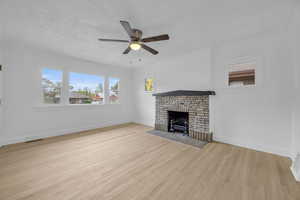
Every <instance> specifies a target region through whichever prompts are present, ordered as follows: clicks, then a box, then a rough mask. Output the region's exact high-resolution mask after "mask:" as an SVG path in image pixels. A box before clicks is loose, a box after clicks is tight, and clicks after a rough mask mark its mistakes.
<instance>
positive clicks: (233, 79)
mask: <svg viewBox="0 0 300 200" xmlns="http://www.w3.org/2000/svg"><path fill="white" fill-rule="evenodd" d="M230 67H231V70H230V71H229V73H228V85H229V86H230V87H238V86H246V85H255V68H256V63H240V64H234V65H231V66H230Z"/></svg>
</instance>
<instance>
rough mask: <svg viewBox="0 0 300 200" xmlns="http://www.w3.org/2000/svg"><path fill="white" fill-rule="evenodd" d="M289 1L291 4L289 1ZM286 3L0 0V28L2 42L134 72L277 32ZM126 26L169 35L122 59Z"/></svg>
mask: <svg viewBox="0 0 300 200" xmlns="http://www.w3.org/2000/svg"><path fill="white" fill-rule="evenodd" d="M291 1H292V0H291ZM291 1H287V0H226V1H220V0H193V1H182V0H164V1H143V0H139V1H137V0H101V1H99V0H26V1H25V0H24V1H20V0H0V3H1V5H0V9H1V10H0V12H1V20H2V22H1V24H2V25H3V27H2V29H3V30H4V31H3V34H4V36H5V37H6V38H7V39H19V40H24V41H27V42H30V43H34V45H38V46H41V47H44V48H48V49H51V50H54V51H57V52H60V53H64V54H68V55H71V56H75V57H79V58H82V59H87V60H91V61H96V62H100V63H107V64H111V65H118V66H125V67H132V66H133V67H134V66H139V65H141V64H142V63H151V62H154V61H157V60H162V59H168V58H171V57H172V56H178V55H180V54H186V53H187V52H189V51H193V50H196V49H200V48H205V47H209V46H211V45H213V44H216V43H218V42H222V41H228V40H232V39H234V38H240V37H245V36H247V35H250V34H256V33H258V32H262V31H268V30H273V29H277V28H279V27H281V28H282V26H284V25H285V24H286V23H282V21H283V20H285V19H286V20H288V18H289V16H288V14H289V9H291V4H290V3H291ZM121 19H122V20H128V21H130V23H131V25H132V26H133V27H134V28H139V29H141V30H143V32H144V36H145V37H146V36H153V35H158V34H162V33H168V34H169V35H170V37H171V39H170V40H169V41H164V42H157V43H151V44H150V43H149V46H151V47H153V48H155V49H157V50H158V51H159V52H160V54H159V55H157V56H153V55H151V54H149V53H147V52H145V51H143V50H142V51H138V52H131V53H130V54H129V55H122V52H123V50H124V49H125V48H126V47H127V45H126V44H124V43H100V42H98V41H97V38H99V37H102V38H119V39H127V37H128V36H127V34H126V33H125V32H124V30H123V29H122V27H121V25H120V24H119V20H121Z"/></svg>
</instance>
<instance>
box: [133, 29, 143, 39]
mask: <svg viewBox="0 0 300 200" xmlns="http://www.w3.org/2000/svg"><path fill="white" fill-rule="evenodd" d="M132 35H133V36H132V37H131V40H132V41H139V40H140V39H141V38H142V35H143V32H142V31H141V30H139V29H132Z"/></svg>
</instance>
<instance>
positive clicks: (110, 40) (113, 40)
mask: <svg viewBox="0 0 300 200" xmlns="http://www.w3.org/2000/svg"><path fill="white" fill-rule="evenodd" d="M98 40H100V41H102V42H127V43H128V42H129V41H128V40H115V39H102V38H100V39H98Z"/></svg>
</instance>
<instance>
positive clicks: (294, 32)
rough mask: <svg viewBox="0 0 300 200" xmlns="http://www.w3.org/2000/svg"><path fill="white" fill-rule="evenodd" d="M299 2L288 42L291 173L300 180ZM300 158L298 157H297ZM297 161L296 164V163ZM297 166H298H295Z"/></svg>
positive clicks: (295, 9) (295, 8)
mask: <svg viewBox="0 0 300 200" xmlns="http://www.w3.org/2000/svg"><path fill="white" fill-rule="evenodd" d="M299 18H300V3H299V2H298V3H297V4H296V6H295V7H294V17H293V22H292V26H291V37H290V38H291V39H290V44H291V47H292V50H293V67H294V71H293V72H294V87H293V95H294V96H293V99H294V102H293V111H292V117H293V121H292V128H293V130H292V133H293V134H292V140H291V144H292V146H291V152H292V158H293V161H294V165H293V167H292V170H293V173H294V174H295V176H296V178H297V179H298V180H299V181H300V160H297V161H296V160H295V158H296V155H297V154H300V54H299V52H300V38H299V35H300V22H299ZM298 158H299V159H300V157H298ZM296 162H298V164H296ZM297 166H298V168H297Z"/></svg>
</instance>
